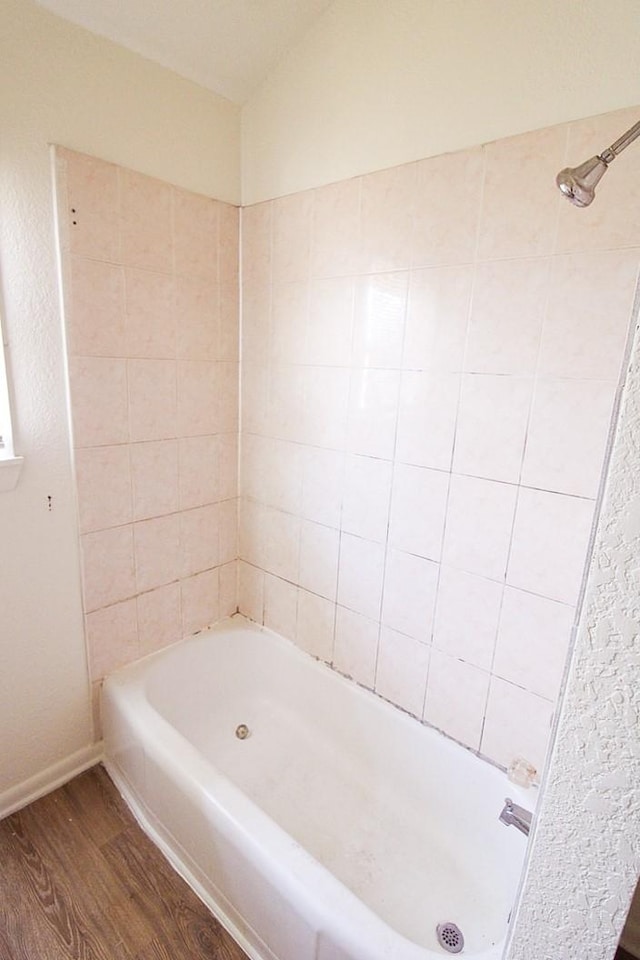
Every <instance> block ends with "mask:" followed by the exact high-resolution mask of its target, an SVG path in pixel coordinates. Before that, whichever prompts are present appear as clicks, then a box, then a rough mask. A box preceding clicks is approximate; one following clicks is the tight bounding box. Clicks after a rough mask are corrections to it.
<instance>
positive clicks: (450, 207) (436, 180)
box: [412, 147, 484, 266]
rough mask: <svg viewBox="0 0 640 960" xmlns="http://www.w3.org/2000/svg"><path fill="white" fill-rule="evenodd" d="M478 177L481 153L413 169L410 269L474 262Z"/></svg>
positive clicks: (455, 156)
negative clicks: (414, 174)
mask: <svg viewBox="0 0 640 960" xmlns="http://www.w3.org/2000/svg"><path fill="white" fill-rule="evenodd" d="M483 174H484V156H483V151H482V148H481V147H474V148H472V149H471V150H460V151H458V152H457V153H447V154H444V155H443V156H439V157H429V158H428V159H427V160H421V161H420V162H419V163H417V164H416V191H415V197H414V233H413V244H412V247H413V249H412V254H413V255H412V261H413V265H414V266H425V265H427V264H437V263H467V262H469V261H470V260H473V257H474V254H475V249H476V243H477V236H478V219H479V216H480V200H481V197H482V180H483ZM452 184H455V189H452Z"/></svg>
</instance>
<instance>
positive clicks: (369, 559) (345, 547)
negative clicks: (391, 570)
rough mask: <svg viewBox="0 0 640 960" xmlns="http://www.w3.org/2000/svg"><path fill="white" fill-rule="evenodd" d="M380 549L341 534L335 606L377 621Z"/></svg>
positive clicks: (367, 542)
mask: <svg viewBox="0 0 640 960" xmlns="http://www.w3.org/2000/svg"><path fill="white" fill-rule="evenodd" d="M383 576H384V546H383V545H382V544H380V543H373V542H372V541H371V540H363V539H361V538H360V537H353V536H351V535H350V534H348V533H343V534H342V536H341V539H340V561H339V573H338V603H339V604H340V605H341V606H343V607H348V608H349V609H350V610H354V611H355V612H356V613H360V614H362V615H363V616H365V617H369V618H370V619H372V620H378V619H379V617H380V603H381V600H382V580H383Z"/></svg>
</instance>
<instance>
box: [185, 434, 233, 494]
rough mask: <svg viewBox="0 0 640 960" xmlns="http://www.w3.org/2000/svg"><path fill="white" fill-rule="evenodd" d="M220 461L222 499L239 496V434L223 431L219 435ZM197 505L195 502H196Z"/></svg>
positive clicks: (220, 492)
mask: <svg viewBox="0 0 640 960" xmlns="http://www.w3.org/2000/svg"><path fill="white" fill-rule="evenodd" d="M218 462H219V480H220V487H219V490H218V496H219V497H220V499H221V500H229V499H230V498H231V497H237V496H238V493H239V490H238V435H237V433H221V434H220V435H219V437H218ZM194 506H195V504H194Z"/></svg>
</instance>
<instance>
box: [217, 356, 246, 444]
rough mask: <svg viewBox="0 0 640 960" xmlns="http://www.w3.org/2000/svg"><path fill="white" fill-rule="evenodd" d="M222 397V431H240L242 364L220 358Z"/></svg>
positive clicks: (220, 411)
mask: <svg viewBox="0 0 640 960" xmlns="http://www.w3.org/2000/svg"><path fill="white" fill-rule="evenodd" d="M216 367H217V374H216V376H217V379H218V383H219V390H220V397H219V405H218V416H219V418H220V421H219V429H220V432H221V433H233V434H236V433H237V432H238V427H239V410H238V407H239V403H240V365H239V364H238V363H237V362H236V361H227V360H220V361H218V363H217V364H216Z"/></svg>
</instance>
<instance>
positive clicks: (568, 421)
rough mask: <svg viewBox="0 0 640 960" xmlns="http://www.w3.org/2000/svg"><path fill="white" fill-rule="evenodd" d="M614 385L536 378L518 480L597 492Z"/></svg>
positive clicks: (546, 487) (590, 494) (578, 493)
mask: <svg viewBox="0 0 640 960" xmlns="http://www.w3.org/2000/svg"><path fill="white" fill-rule="evenodd" d="M615 389H616V388H615V384H613V383H603V382H602V381H598V380H539V381H538V383H537V385H536V391H535V397H534V401H533V408H532V411H531V423H530V424H529V431H528V435H527V449H526V453H525V457H524V465H523V469H522V482H523V483H525V484H527V485H528V486H531V487H541V488H542V489H544V490H554V491H557V492H559V493H570V494H573V495H574V496H577V497H594V498H595V497H596V496H597V493H598V486H599V484H600V477H601V475H602V468H603V464H604V454H605V449H606V445H607V438H608V436H609V429H610V427H611V414H612V410H613V401H614V399H615Z"/></svg>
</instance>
